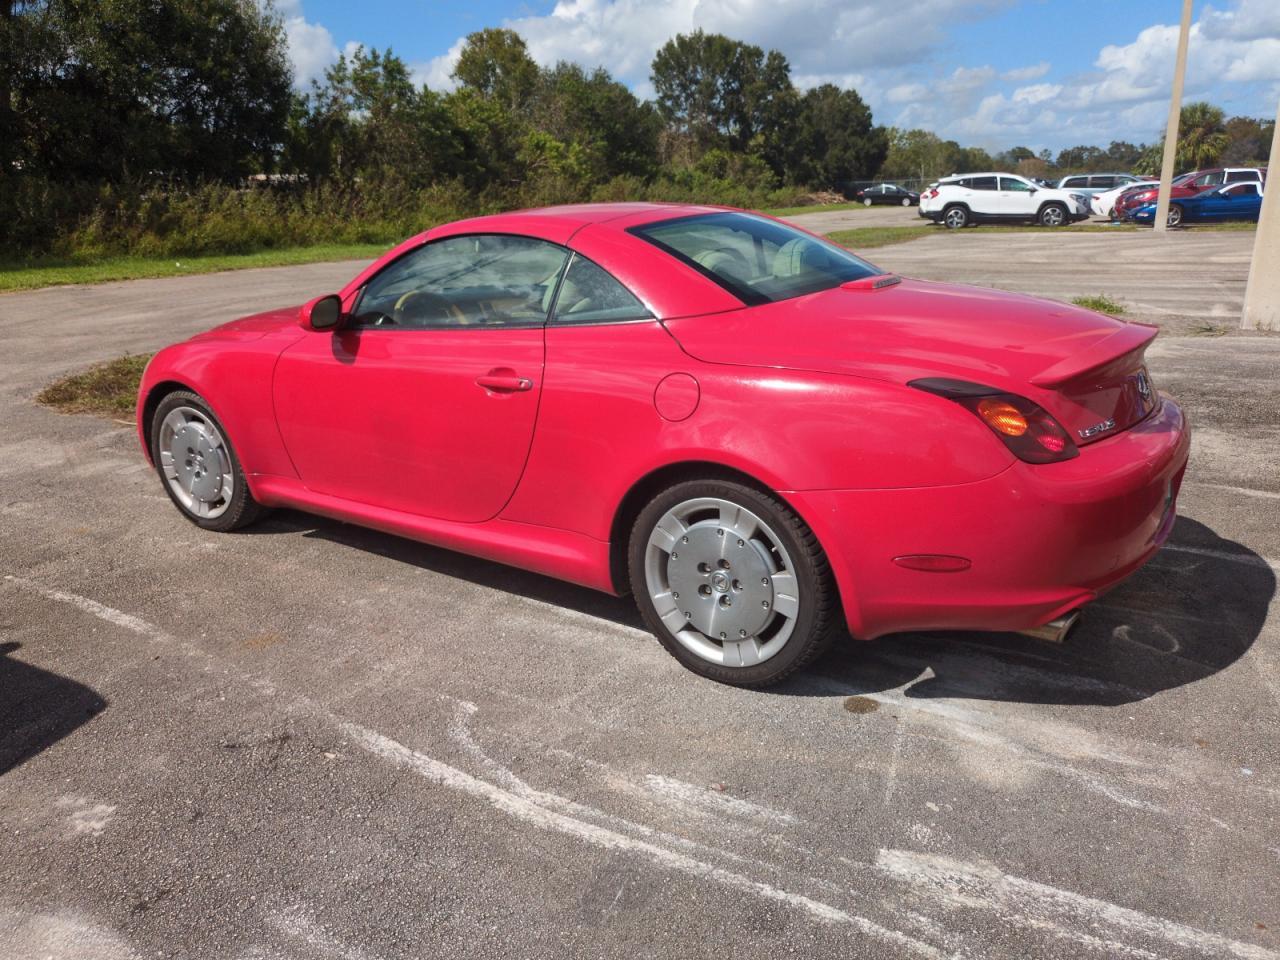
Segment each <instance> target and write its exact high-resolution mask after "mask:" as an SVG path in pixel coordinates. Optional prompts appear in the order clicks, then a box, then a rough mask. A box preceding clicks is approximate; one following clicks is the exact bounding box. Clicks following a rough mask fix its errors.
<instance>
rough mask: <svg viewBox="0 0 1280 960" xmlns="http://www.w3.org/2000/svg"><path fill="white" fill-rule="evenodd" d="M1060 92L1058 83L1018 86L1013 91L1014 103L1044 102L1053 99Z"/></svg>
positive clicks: (1060, 87)
mask: <svg viewBox="0 0 1280 960" xmlns="http://www.w3.org/2000/svg"><path fill="white" fill-rule="evenodd" d="M1060 93H1062V84H1060V83H1033V84H1032V85H1031V86H1029V87H1019V88H1018V89H1017V90H1015V91H1013V102H1014V103H1044V102H1045V101H1046V100H1054V99H1056V98H1057V96H1058V94H1060Z"/></svg>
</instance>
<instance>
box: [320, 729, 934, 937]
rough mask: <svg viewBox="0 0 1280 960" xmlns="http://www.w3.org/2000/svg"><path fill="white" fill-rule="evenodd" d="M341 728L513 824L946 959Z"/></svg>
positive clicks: (873, 926) (798, 898)
mask: <svg viewBox="0 0 1280 960" xmlns="http://www.w3.org/2000/svg"><path fill="white" fill-rule="evenodd" d="M339 728H340V729H341V730H342V731H343V732H344V733H345V734H346V735H347V736H349V737H350V738H351V739H352V740H353V741H354V742H355V744H356V745H357V746H359V747H361V748H362V749H364V750H366V751H368V752H369V753H371V754H373V755H375V756H377V757H380V758H382V759H383V760H386V761H387V762H389V763H391V764H392V765H393V766H395V767H398V768H400V769H403V770H409V771H410V772H412V773H415V774H417V775H418V776H419V777H422V778H423V779H424V780H427V781H429V782H430V783H434V784H436V785H438V786H442V787H446V788H448V789H451V790H455V791H458V792H460V793H465V794H468V795H470V796H473V797H477V798H480V799H482V800H485V801H487V802H488V803H489V804H491V805H492V806H493V807H494V808H496V809H497V810H499V811H501V812H502V813H505V814H507V815H508V816H510V817H513V818H514V819H517V820H520V821H523V822H525V823H528V824H530V825H532V826H534V827H537V828H538V829H541V830H551V831H555V832H557V833H563V834H567V835H568V836H571V837H575V838H577V839H579V840H582V841H584V842H585V843H589V844H592V845H593V846H597V847H603V848H604V849H607V850H618V851H624V852H627V853H636V854H641V855H643V856H644V857H645V858H647V859H648V860H650V861H651V862H653V863H655V864H657V865H659V866H662V867H665V868H667V869H669V870H674V871H677V872H679V873H685V874H688V875H690V876H693V877H696V878H698V879H702V880H714V881H716V882H717V883H721V884H723V885H725V886H728V887H732V888H734V889H737V890H742V891H744V892H746V893H751V894H754V895H755V896H758V897H762V898H764V899H766V900H772V901H775V902H777V903H782V904H785V905H787V906H790V907H795V908H797V909H801V910H804V911H805V912H807V913H809V914H810V915H811V916H813V917H815V918H816V919H818V920H823V921H826V922H828V923H847V924H851V925H852V926H855V927H857V928H858V929H859V930H861V931H862V932H863V933H866V934H868V935H871V936H875V937H878V938H880V939H882V940H885V941H887V942H890V943H894V944H896V945H898V946H899V947H902V948H905V949H907V950H909V951H911V952H912V953H913V954H916V955H918V956H925V957H934V958H937V960H942V958H943V957H944V954H943V953H941V952H940V951H939V950H937V949H935V948H934V947H932V946H929V945H928V944H925V943H921V942H920V941H918V940H914V939H912V938H911V937H908V936H907V935H906V934H903V933H900V932H898V931H896V930H890V929H888V928H886V927H882V926H880V925H879V924H878V923H874V922H873V921H871V920H868V919H867V918H865V917H860V916H857V915H855V914H849V913H846V912H845V911H843V910H840V909H838V908H836V907H833V906H831V905H830V904H826V903H822V902H820V901H818V900H813V899H811V898H809V897H805V896H802V895H800V894H796V893H790V892H788V891H786V890H781V889H779V888H777V887H775V886H772V885H771V884H767V883H761V882H760V881H758V880H752V879H751V878H750V877H746V876H743V875H742V874H740V873H734V872H733V871H731V870H725V869H723V868H722V867H716V866H713V865H712V864H709V863H706V862H704V861H701V860H697V859H695V858H693V857H689V856H686V855H685V854H682V853H676V852H675V851H673V850H668V849H667V848H665V847H660V846H658V845H657V844H654V843H649V842H648V841H645V840H637V839H636V838H634V837H629V836H627V835H625V834H622V833H618V832H617V831H615V830H609V829H607V828H605V827H599V826H596V825H594V824H591V823H587V822H585V821H583V820H578V819H576V818H574V817H570V816H566V815H564V814H560V813H556V812H555V811H552V810H548V809H546V808H545V807H543V806H540V805H538V804H536V803H534V802H532V801H531V800H527V799H525V798H524V797H520V796H517V795H516V794H514V793H512V792H510V791H508V790H504V789H502V788H501V787H498V786H496V785H494V784H492V783H489V782H488V781H487V780H481V779H479V778H478V777H473V776H472V775H471V774H469V773H466V772H464V771H462V770H459V769H457V768H456V767H451V766H449V765H448V764H446V763H442V762H441V761H439V760H436V759H433V758H432V757H429V756H427V755H426V754H422V753H419V752H417V751H416V750H412V749H410V748H409V747H407V746H405V745H404V744H402V743H399V742H398V741H396V740H392V739H391V738H390V737H386V736H383V735H382V734H380V733H378V732H376V731H374V730H370V729H368V728H367V727H362V726H360V725H359V724H356V723H351V722H340V723H339Z"/></svg>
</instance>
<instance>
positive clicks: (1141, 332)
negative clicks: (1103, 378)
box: [1031, 322, 1160, 388]
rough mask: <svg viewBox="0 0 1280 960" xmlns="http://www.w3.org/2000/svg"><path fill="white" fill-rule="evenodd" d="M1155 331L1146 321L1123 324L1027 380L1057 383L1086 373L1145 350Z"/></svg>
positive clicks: (1053, 384)
mask: <svg viewBox="0 0 1280 960" xmlns="http://www.w3.org/2000/svg"><path fill="white" fill-rule="evenodd" d="M1159 332H1160V328H1159V327H1156V326H1152V325H1151V324H1149V323H1133V322H1130V323H1126V324H1125V325H1124V326H1123V327H1121V328H1120V329H1119V330H1117V331H1116V332H1115V333H1113V334H1112V335H1111V336H1109V337H1105V338H1103V339H1102V340H1099V341H1098V342H1097V343H1094V344H1092V345H1090V346H1088V347H1085V348H1084V349H1083V350H1081V351H1080V352H1079V353H1075V354H1072V355H1071V356H1069V357H1067V358H1065V359H1063V360H1059V361H1058V362H1057V363H1055V364H1054V365H1053V366H1051V367H1049V368H1048V369H1047V370H1042V371H1041V372H1040V373H1037V374H1036V375H1035V376H1034V377H1032V378H1031V382H1032V384H1034V385H1035V386H1037V387H1047V388H1051V387H1057V386H1061V385H1062V384H1064V383H1066V382H1067V381H1069V380H1074V379H1075V378H1076V377H1078V376H1080V375H1081V374H1084V373H1088V372H1089V371H1091V370H1094V369H1096V368H1098V367H1101V366H1104V365H1106V364H1108V363H1110V362H1111V361H1113V360H1116V359H1119V358H1120V357H1124V356H1128V355H1129V354H1131V353H1133V352H1134V351H1135V350H1145V349H1146V348H1147V345H1148V344H1150V343H1151V341H1152V340H1154V339H1155V338H1156V334H1158V333H1159Z"/></svg>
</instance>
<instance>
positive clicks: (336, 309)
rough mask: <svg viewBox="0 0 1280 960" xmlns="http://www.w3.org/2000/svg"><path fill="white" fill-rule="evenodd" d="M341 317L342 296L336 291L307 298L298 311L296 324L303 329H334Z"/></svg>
mask: <svg viewBox="0 0 1280 960" xmlns="http://www.w3.org/2000/svg"><path fill="white" fill-rule="evenodd" d="M341 319H342V298H341V297H339V296H338V295H337V294H336V293H330V294H326V295H325V296H323V297H316V298H315V299H314V300H308V301H307V302H306V303H304V304H303V305H302V309H301V310H299V311H298V325H299V326H301V327H302V328H303V329H304V330H317V331H323V330H334V329H336V328H337V326H338V322H339V321H340V320H341Z"/></svg>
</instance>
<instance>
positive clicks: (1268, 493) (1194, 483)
mask: <svg viewBox="0 0 1280 960" xmlns="http://www.w3.org/2000/svg"><path fill="white" fill-rule="evenodd" d="M1183 486H1186V487H1209V488H1211V489H1214V490H1226V491H1228V492H1229V493H1241V494H1244V495H1245V496H1246V497H1262V498H1264V499H1266V500H1280V493H1276V492H1275V491H1274V490H1257V489H1254V488H1253V487H1235V486H1232V485H1231V484H1229V483H1211V482H1210V481H1208V480H1184V481H1183Z"/></svg>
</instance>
